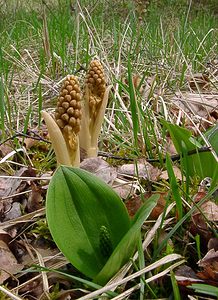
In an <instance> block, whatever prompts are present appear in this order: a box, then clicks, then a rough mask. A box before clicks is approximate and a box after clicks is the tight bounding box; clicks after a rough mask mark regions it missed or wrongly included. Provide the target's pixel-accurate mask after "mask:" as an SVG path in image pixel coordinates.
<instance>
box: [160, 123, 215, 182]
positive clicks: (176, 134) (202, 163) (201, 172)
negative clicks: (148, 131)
mask: <svg viewBox="0 0 218 300" xmlns="http://www.w3.org/2000/svg"><path fill="white" fill-rule="evenodd" d="M162 123H163V124H164V126H165V127H166V128H167V129H168V130H169V133H170V136H171V138H172V141H173V144H174V146H175V148H176V150H177V152H178V153H179V154H184V149H185V151H186V153H187V152H188V151H191V150H198V149H199V148H200V147H202V146H203V145H201V144H200V143H199V142H198V141H197V139H195V138H194V137H192V136H191V132H190V131H189V130H187V129H185V128H182V127H180V126H178V125H174V124H170V123H168V122H167V121H165V120H162ZM184 145H185V147H184ZM186 163H187V166H188V172H189V174H186V176H193V175H198V176H199V177H200V178H201V179H203V178H205V177H207V176H208V177H211V178H212V177H213V176H214V174H215V168H214V166H216V165H217V161H216V159H215V158H214V156H213V154H212V153H211V152H199V153H196V154H193V155H187V160H186ZM183 171H184V170H183Z"/></svg>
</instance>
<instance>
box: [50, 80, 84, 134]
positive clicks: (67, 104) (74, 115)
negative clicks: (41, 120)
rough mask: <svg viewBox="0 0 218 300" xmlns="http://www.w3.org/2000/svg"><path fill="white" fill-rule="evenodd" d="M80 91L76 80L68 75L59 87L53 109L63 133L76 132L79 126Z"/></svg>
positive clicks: (80, 115)
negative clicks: (55, 105) (55, 106)
mask: <svg viewBox="0 0 218 300" xmlns="http://www.w3.org/2000/svg"><path fill="white" fill-rule="evenodd" d="M81 117H82V113H81V93H80V87H79V83H78V80H77V78H76V77H75V76H73V75H68V76H67V77H66V79H65V81H64V83H63V85H62V87H61V91H60V95H59V98H58V102H57V108H56V111H55V119H56V123H57V124H58V126H59V127H60V129H61V131H62V132H63V133H64V134H68V135H69V134H71V133H72V132H73V133H75V134H77V133H78V132H79V131H80V126H81Z"/></svg>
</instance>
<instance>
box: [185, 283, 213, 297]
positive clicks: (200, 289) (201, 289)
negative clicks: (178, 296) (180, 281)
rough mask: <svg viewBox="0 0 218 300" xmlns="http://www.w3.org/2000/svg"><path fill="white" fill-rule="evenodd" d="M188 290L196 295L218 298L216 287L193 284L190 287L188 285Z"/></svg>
mask: <svg viewBox="0 0 218 300" xmlns="http://www.w3.org/2000/svg"><path fill="white" fill-rule="evenodd" d="M188 288H191V289H194V290H195V292H196V293H201V294H206V295H208V296H209V295H210V296H215V297H218V288H217V287H216V286H212V285H209V284H201V283H194V284H192V285H189V286H188Z"/></svg>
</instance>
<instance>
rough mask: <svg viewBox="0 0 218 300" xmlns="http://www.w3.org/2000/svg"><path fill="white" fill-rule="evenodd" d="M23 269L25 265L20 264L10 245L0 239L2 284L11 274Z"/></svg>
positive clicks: (0, 275)
mask: <svg viewBox="0 0 218 300" xmlns="http://www.w3.org/2000/svg"><path fill="white" fill-rule="evenodd" d="M22 269H23V265H21V264H18V262H17V260H16V258H15V256H14V255H13V253H12V252H11V250H10V249H9V247H8V245H7V244H6V243H5V242H4V241H2V240H0V270H1V273H0V283H1V284H2V283H3V282H4V281H5V280H6V279H8V278H9V277H10V276H11V275H13V274H16V273H18V272H20V271H21V270H22Z"/></svg>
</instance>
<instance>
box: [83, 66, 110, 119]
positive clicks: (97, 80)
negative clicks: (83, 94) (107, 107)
mask: <svg viewBox="0 0 218 300" xmlns="http://www.w3.org/2000/svg"><path fill="white" fill-rule="evenodd" d="M86 84H87V86H88V88H89V91H90V97H89V108H90V113H91V115H90V117H92V118H95V117H96V115H97V113H98V108H99V106H100V104H101V101H102V99H103V96H104V93H105V90H106V83H105V77H104V70H103V67H102V65H101V63H100V62H99V61H98V60H93V61H92V62H91V63H90V67H89V70H88V73H87V76H86Z"/></svg>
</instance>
